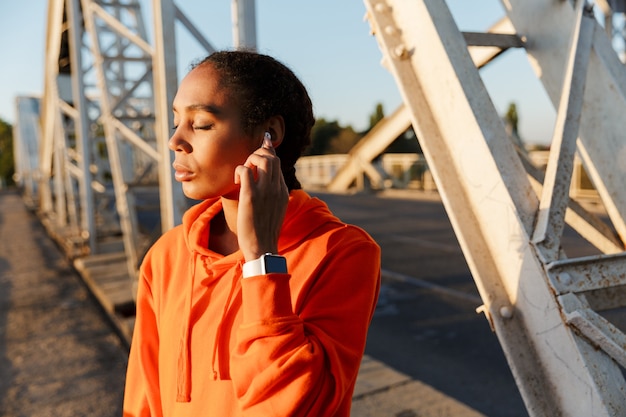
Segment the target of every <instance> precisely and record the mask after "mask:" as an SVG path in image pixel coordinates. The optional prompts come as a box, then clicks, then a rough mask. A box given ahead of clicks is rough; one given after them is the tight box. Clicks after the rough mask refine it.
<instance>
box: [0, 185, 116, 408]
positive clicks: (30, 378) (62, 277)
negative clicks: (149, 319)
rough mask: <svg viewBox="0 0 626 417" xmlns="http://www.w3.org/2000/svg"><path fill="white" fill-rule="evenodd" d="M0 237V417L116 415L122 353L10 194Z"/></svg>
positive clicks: (0, 207)
mask: <svg viewBox="0 0 626 417" xmlns="http://www.w3.org/2000/svg"><path fill="white" fill-rule="evenodd" d="M0 236H1V237H2V239H0V415H1V416H3V417H37V416H42V417H43V416H54V417H63V416H68V417H70V416H71V417H76V416H90V417H100V416H102V417H111V416H121V415H122V412H121V401H122V390H123V384H124V373H125V370H126V358H127V347H126V346H125V345H124V344H123V343H122V342H121V339H120V338H119V337H118V335H117V334H116V332H115V331H114V329H113V327H112V326H111V325H110V323H109V321H108V319H107V317H106V315H104V314H103V312H102V310H101V309H100V308H99V306H98V304H97V303H96V302H95V301H94V298H93V297H91V296H90V294H89V292H88V291H87V289H86V287H85V286H84V285H83V284H82V282H81V279H80V277H79V276H78V275H77V273H76V272H75V271H74V270H73V269H72V267H71V266H70V263H69V262H68V261H67V260H66V259H65V257H64V256H63V255H62V254H61V252H60V251H59V249H58V248H57V247H56V246H55V244H54V243H53V242H52V240H51V239H50V238H49V237H48V236H47V235H46V233H45V230H44V228H43V226H42V225H41V224H40V222H39V220H38V219H37V217H36V216H35V215H34V214H32V213H30V212H28V210H26V208H25V206H24V203H23V201H22V198H21V196H20V195H19V194H18V193H16V192H10V191H9V192H7V191H2V192H0Z"/></svg>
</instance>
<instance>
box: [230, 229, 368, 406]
mask: <svg viewBox="0 0 626 417" xmlns="http://www.w3.org/2000/svg"><path fill="white" fill-rule="evenodd" d="M354 235H355V234H352V237H353V239H350V238H349V239H347V240H343V241H342V242H341V243H339V244H335V245H333V246H332V248H328V247H327V246H326V245H324V247H323V248H321V247H318V248H317V251H316V253H318V254H321V255H311V252H310V251H309V252H308V253H309V255H306V253H307V251H301V253H303V255H302V259H290V262H292V263H294V262H298V263H300V262H301V263H304V264H305V266H306V268H302V265H300V267H298V268H294V270H295V271H303V270H308V273H309V274H310V277H309V278H308V279H307V284H306V285H302V286H298V285H295V286H294V285H292V287H298V288H299V290H294V288H290V280H294V279H295V278H296V277H291V276H290V275H289V274H268V275H263V276H257V277H251V278H248V279H246V280H244V281H243V282H242V297H243V300H242V301H243V323H242V325H241V327H240V328H239V330H238V334H237V336H238V340H237V347H236V351H235V352H234V355H233V357H232V358H231V360H232V364H231V376H232V379H233V383H234V385H235V390H236V394H237V397H238V398H239V401H240V405H241V407H242V410H243V415H244V416H270V415H271V416H287V415H289V416H333V415H339V414H341V415H348V414H349V409H347V410H344V408H346V407H349V406H350V403H351V401H346V398H345V397H346V396H350V397H351V396H352V391H353V389H354V382H355V380H356V376H357V373H358V369H359V365H360V362H361V358H362V356H363V352H364V349H365V341H366V336H367V329H368V327H369V324H370V321H371V319H372V316H373V313H374V309H375V306H376V301H377V297H378V292H379V289H380V248H379V247H378V245H376V243H374V242H373V241H372V240H371V239H370V238H369V237H367V238H365V239H364V238H363V236H364V235H363V234H360V233H358V234H356V237H357V238H356V239H354ZM348 236H350V234H348ZM329 246H330V245H329ZM311 259H314V261H312V260H311ZM294 291H295V292H294ZM298 291H299V292H298ZM292 298H295V299H292ZM294 301H295V303H294ZM292 305H296V306H297V309H298V311H297V314H296V313H295V312H294V310H293V307H292Z"/></svg>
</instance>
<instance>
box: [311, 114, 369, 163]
mask: <svg viewBox="0 0 626 417" xmlns="http://www.w3.org/2000/svg"><path fill="white" fill-rule="evenodd" d="M359 139H361V135H359V134H358V133H356V132H355V131H354V129H353V128H352V126H348V127H343V126H341V125H340V124H339V122H337V121H336V120H335V121H327V120H326V119H324V118H322V119H317V120H316V121H315V125H314V126H313V129H312V130H311V145H310V146H309V147H308V148H307V149H306V150H305V152H304V154H303V155H326V154H333V153H346V152H349V151H350V149H352V147H353V146H354V144H355V143H357V142H358V141H359Z"/></svg>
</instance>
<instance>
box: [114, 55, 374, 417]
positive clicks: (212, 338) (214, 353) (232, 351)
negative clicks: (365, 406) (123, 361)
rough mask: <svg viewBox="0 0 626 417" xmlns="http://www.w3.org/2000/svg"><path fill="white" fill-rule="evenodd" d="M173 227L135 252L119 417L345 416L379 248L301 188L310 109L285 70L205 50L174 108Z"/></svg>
mask: <svg viewBox="0 0 626 417" xmlns="http://www.w3.org/2000/svg"><path fill="white" fill-rule="evenodd" d="M173 111H174V125H175V130H174V133H173V135H172V137H171V139H170V141H169V146H170V149H172V150H173V151H174V152H175V161H174V163H173V167H174V169H175V171H176V173H175V177H176V179H177V180H178V181H180V182H181V183H182V187H183V191H184V193H185V195H186V196H188V197H189V198H191V199H196V200H204V201H203V202H201V203H199V204H197V205H196V206H194V207H192V208H190V209H189V210H188V211H187V212H186V213H185V215H184V217H183V224H182V225H180V226H178V227H175V228H173V229H172V230H170V231H168V232H166V233H165V234H164V235H163V236H162V237H161V238H160V239H159V240H158V241H157V242H156V243H155V245H154V246H153V247H152V248H151V249H150V251H149V252H148V254H147V255H146V257H145V259H144V261H143V263H142V267H141V274H140V278H139V288H138V295H137V317H136V323H135V330H134V335H133V342H132V347H131V353H130V358H129V365H128V371H127V379H126V388H125V398H124V415H125V416H153V417H155V416H193V417H196V416H264V417H268V416H316V417H318V416H348V415H349V414H350V406H351V396H352V391H353V389H354V384H355V380H356V377H357V373H358V368H359V364H360V361H361V358H362V355H363V351H364V348H365V340H366V335H367V328H368V326H369V323H370V321H371V318H372V315H373V312H374V309H375V305H376V300H377V296H378V290H379V285H380V249H379V247H378V246H377V245H376V243H375V242H374V241H373V240H372V239H371V238H370V237H369V236H368V235H367V234H366V233H365V232H364V231H362V230H360V229H358V228H356V227H354V226H350V225H346V224H343V223H341V222H340V221H339V220H338V219H337V218H336V217H334V216H333V215H332V214H331V213H330V211H329V210H328V208H327V207H326V205H325V204H324V203H323V202H321V201H320V200H318V199H316V198H311V197H310V196H309V195H307V194H306V193H305V192H304V191H302V190H301V186H300V183H299V182H298V180H297V179H296V176H295V168H294V164H295V162H296V160H297V159H298V157H299V156H300V154H301V152H302V150H303V149H304V148H305V147H306V146H307V145H308V144H309V142H310V131H311V127H312V126H313V123H314V118H313V111H312V105H311V100H310V99H309V96H308V94H307V92H306V89H305V88H304V86H303V85H302V83H301V82H300V81H299V80H298V79H297V78H296V76H295V75H294V74H293V73H292V72H291V71H290V70H289V69H288V68H286V67H285V66H284V65H282V64H281V63H279V62H277V61H276V60H274V59H273V58H271V57H268V56H266V55H262V54H257V53H254V52H245V51H233V52H218V53H214V54H212V55H210V56H209V57H207V58H206V59H205V60H203V61H202V62H200V63H199V64H197V65H196V66H195V67H193V68H192V70H191V71H190V72H189V74H188V75H187V76H186V77H185V79H184V80H183V81H182V82H181V85H180V87H179V90H178V93H177V95H176V98H175V99H174V103H173Z"/></svg>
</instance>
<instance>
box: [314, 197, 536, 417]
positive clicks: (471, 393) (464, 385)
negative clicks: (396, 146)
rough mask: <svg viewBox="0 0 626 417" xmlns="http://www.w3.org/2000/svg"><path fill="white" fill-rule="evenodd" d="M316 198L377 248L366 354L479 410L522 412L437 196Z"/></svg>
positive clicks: (496, 414) (503, 415) (506, 416)
mask: <svg viewBox="0 0 626 417" xmlns="http://www.w3.org/2000/svg"><path fill="white" fill-rule="evenodd" d="M316 196H318V197H320V198H321V199H322V200H324V201H325V202H326V203H327V204H328V205H329V207H330V208H331V210H332V211H333V212H334V213H335V214H336V215H337V216H338V217H340V218H341V219H342V220H344V221H346V222H348V223H352V224H356V225H358V226H360V227H362V228H363V229H365V230H366V231H367V232H368V233H369V234H370V235H372V237H374V239H375V240H376V241H377V242H378V243H379V244H380V245H381V248H382V268H383V270H384V271H385V272H387V273H386V274H383V276H384V279H383V286H382V289H381V294H380V299H379V303H378V307H377V311H376V314H375V316H374V320H373V322H372V325H371V327H370V332H369V337H368V342H367V347H366V354H367V355H369V356H371V357H372V358H374V359H376V360H379V361H381V362H383V363H384V364H386V365H387V366H390V367H391V368H393V369H395V370H398V371H400V372H402V373H404V374H407V375H409V376H410V377H411V378H413V379H415V380H418V381H421V382H423V383H425V384H428V385H430V386H431V387H433V388H435V389H436V390H438V391H440V392H442V393H444V394H445V395H447V396H450V397H452V398H454V399H456V400H458V401H460V402H462V403H464V404H466V405H467V406H469V407H470V408H472V409H474V410H476V411H478V412H480V413H482V414H484V415H487V416H493V417H522V416H527V415H528V413H527V411H526V408H525V406H524V404H523V402H522V399H521V396H520V394H519V391H518V389H517V386H516V385H515V381H514V380H513V376H512V374H511V371H510V368H509V367H508V365H507V362H506V359H505V358H504V354H503V353H502V349H501V347H500V344H499V342H498V340H497V338H496V336H495V333H493V332H492V331H491V329H490V327H489V324H488V322H487V320H486V319H485V317H484V315H482V314H478V313H476V308H477V307H478V306H479V305H481V304H482V302H481V300H480V297H479V295H478V291H477V290H476V286H475V284H474V281H473V279H472V276H471V274H470V272H469V269H468V267H467V264H466V262H465V258H464V257H463V254H462V252H461V249H460V246H459V244H458V242H457V240H456V236H455V234H454V231H453V230H452V226H451V225H450V222H449V220H448V217H447V215H446V212H445V210H444V208H443V205H442V203H441V202H440V200H439V198H438V195H437V194H431V195H424V194H423V193H420V194H417V193H416V194H414V195H411V194H410V193H408V192H404V193H402V194H400V195H399V196H396V197H373V196H371V195H359V194H357V195H352V196H345V195H335V194H322V193H317V194H316ZM394 277H396V279H394ZM398 277H399V278H401V279H397V278H398ZM407 277H410V278H407ZM402 279H404V281H406V282H403V280H402ZM404 417H409V415H405V416H404Z"/></svg>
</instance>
